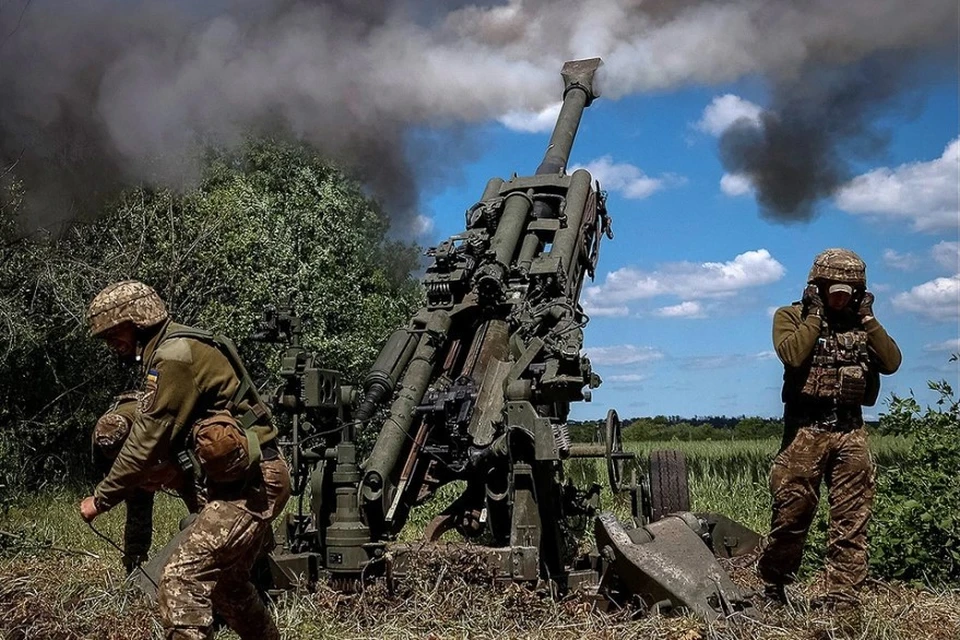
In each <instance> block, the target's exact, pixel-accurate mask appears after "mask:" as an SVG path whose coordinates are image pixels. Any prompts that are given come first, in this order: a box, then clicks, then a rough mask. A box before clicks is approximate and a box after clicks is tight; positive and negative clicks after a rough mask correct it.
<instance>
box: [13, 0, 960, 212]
mask: <svg viewBox="0 0 960 640" xmlns="http://www.w3.org/2000/svg"><path fill="white" fill-rule="evenodd" d="M956 24H957V3H956V1H955V0H915V1H914V2H906V1H904V0H781V1H779V2H767V1H765V0H682V1H672V0H549V1H548V0H525V1H524V0H510V1H509V2H506V3H504V2H498V3H485V4H478V3H467V2H454V3H448V2H441V1H440V0H420V1H417V0H379V1H376V2H355V1H350V0H336V1H325V2H324V1H319V0H314V1H306V0H258V1H254V0H233V1H230V0H207V1H206V2H203V3H196V2H187V1H186V0H165V1H162V2H161V1H160V0H152V1H151V0H84V1H83V2H75V1H74V2H71V1H67V0H6V1H5V2H4V1H2V0H0V173H3V172H4V171H8V170H9V167H11V166H14V165H15V166H14V169H13V171H14V172H15V173H16V175H17V176H18V177H20V178H22V179H23V180H24V182H25V183H26V185H27V188H28V193H29V194H30V195H31V201H30V215H31V221H30V222H31V223H32V224H48V223H50V222H53V221H56V220H63V219H70V218H72V217H73V216H75V215H78V214H90V213H91V210H92V209H95V207H96V203H97V202H98V201H99V200H100V198H101V197H102V196H103V195H105V194H107V193H109V192H110V191H112V190H113V189H115V188H117V187H118V186H122V185H124V184H129V183H146V184H154V185H165V186H174V187H177V186H180V185H185V184H189V183H190V181H191V180H194V179H195V178H196V172H197V167H196V166H195V165H194V164H193V163H191V162H190V158H194V157H196V156H197V154H196V152H197V150H198V149H199V148H202V147H204V146H207V145H216V146H220V147H226V148H230V147H231V146H233V145H236V144H238V143H239V142H240V141H242V140H243V139H244V138H245V136H248V135H256V134H263V133H268V134H273V135H281V136H286V137H289V138H293V139H299V140H304V141H307V142H309V143H310V144H312V145H314V146H316V147H317V148H318V149H320V150H321V151H322V152H324V153H326V154H328V155H330V156H332V157H335V158H336V159H338V160H339V161H340V162H342V163H345V164H347V165H348V166H351V167H352V168H353V170H354V171H356V172H357V175H358V176H359V177H361V178H362V179H363V180H365V181H366V182H367V184H368V185H369V186H370V188H371V189H372V190H373V192H374V193H375V194H376V195H377V196H378V197H380V198H381V199H382V200H383V201H384V204H385V207H386V209H387V210H388V211H391V212H398V213H400V214H402V215H407V216H409V215H410V214H411V213H413V212H414V211H415V210H416V205H417V194H418V187H419V186H421V185H422V184H423V182H422V179H423V178H424V176H429V175H430V174H431V173H432V171H433V170H434V169H435V168H437V166H438V165H440V164H444V165H449V164H450V163H451V162H452V161H453V160H454V159H455V157H456V154H457V153H458V149H457V147H456V145H451V144H450V141H449V139H444V137H443V136H437V142H436V143H435V145H434V149H432V150H429V149H424V148H423V144H422V140H420V141H417V142H416V143H415V144H410V136H411V132H413V133H417V132H419V131H422V130H424V129H441V130H442V129H444V128H447V127H450V128H452V129H454V130H457V127H458V126H460V125H462V124H463V123H471V122H479V121H484V120H487V119H490V118H493V117H497V116H500V115H503V114H504V113H506V112H510V111H516V110H539V109H542V108H543V107H545V106H547V105H549V104H550V103H552V102H555V101H556V100H557V99H558V97H559V95H558V94H559V80H558V77H557V71H558V70H559V68H560V64H561V63H562V62H563V60H567V59H572V58H579V57H591V56H600V57H602V58H604V61H605V63H606V67H605V69H606V76H607V77H606V83H605V87H604V90H605V91H606V95H607V97H612V98H617V97H620V96H624V95H628V94H632V93H637V92H642V91H649V90H668V89H671V88H674V87H678V86H682V85H686V84H713V83H724V82H728V81H732V80H736V79H737V78H740V77H743V76H745V75H751V74H759V75H762V76H765V77H767V78H770V79H771V80H772V81H773V82H774V83H775V84H776V85H778V86H779V85H780V84H782V83H785V86H789V84H790V80H791V79H792V78H798V77H802V76H804V75H805V74H807V73H808V70H810V69H831V68H835V67H836V68H841V67H845V66H850V65H856V64H857V63H859V62H861V61H863V60H865V59H867V58H870V57H871V56H874V55H876V54H882V53H883V52H893V51H903V50H910V51H924V50H926V49H930V48H934V47H939V46H942V45H943V43H945V42H947V43H949V42H953V41H954V40H955V35H956V33H955V28H956ZM877 59H879V58H877ZM896 90H897V89H896V88H895V87H894V88H892V91H894V92H895V91H896ZM881 97H882V96H881ZM786 112H787V110H786V109H780V110H778V113H779V114H781V117H782V115H783V114H784V113H786ZM861 113H863V114H864V115H868V114H869V113H870V109H864V110H862V111H861ZM423 139H426V140H429V139H430V137H429V136H426V137H423ZM825 145H826V146H825V147H824V149H823V152H824V153H828V154H829V153H831V152H832V150H833V147H831V146H830V141H829V140H828V141H826V143H825ZM441 152H442V153H441ZM813 152H814V153H816V152H817V151H816V150H815V149H814V150H813ZM414 153H415V154H416V155H413V154H414ZM451 156H453V157H451ZM513 169H520V170H523V167H513V166H509V165H507V164H506V162H505V166H504V173H509V171H510V170H513ZM529 169H530V170H532V169H533V168H532V167H530V168H529ZM402 220H403V218H401V221H402ZM401 226H402V225H401Z"/></svg>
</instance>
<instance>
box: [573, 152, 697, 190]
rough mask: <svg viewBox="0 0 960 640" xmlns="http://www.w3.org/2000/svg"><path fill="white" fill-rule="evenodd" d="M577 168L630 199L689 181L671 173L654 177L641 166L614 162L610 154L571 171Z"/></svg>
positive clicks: (608, 188)
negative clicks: (584, 170) (587, 172)
mask: <svg viewBox="0 0 960 640" xmlns="http://www.w3.org/2000/svg"><path fill="white" fill-rule="evenodd" d="M577 169H586V170H587V171H589V172H590V174H591V175H592V176H593V177H594V179H596V180H599V181H600V186H601V187H603V188H605V189H607V190H609V191H616V192H617V193H619V194H620V195H622V196H623V197H624V198H628V199H630V200H642V199H643V198H646V197H648V196H650V195H652V194H653V193H655V192H657V191H660V190H661V189H664V188H667V187H675V186H679V185H681V184H684V183H685V182H686V181H687V180H686V178H683V177H681V176H677V175H673V174H670V173H667V174H664V175H662V176H660V177H659V178H652V177H650V176H648V175H647V174H645V173H644V172H643V171H641V170H640V168H639V167H635V166H633V165H632V164H627V163H622V162H621V163H617V162H614V161H613V158H611V157H610V156H603V157H600V158H597V159H596V160H594V161H593V162H590V163H589V164H586V165H575V166H573V167H570V173H573V172H574V171H576V170H577Z"/></svg>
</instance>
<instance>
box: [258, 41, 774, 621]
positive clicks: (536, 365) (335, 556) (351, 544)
mask: <svg viewBox="0 0 960 640" xmlns="http://www.w3.org/2000/svg"><path fill="white" fill-rule="evenodd" d="M599 65H600V60H599V59H596V58H595V59H590V60H578V61H573V62H567V63H566V64H565V65H564V67H563V70H562V71H561V75H562V77H563V81H564V90H563V106H562V108H561V110H560V115H559V117H558V120H557V123H556V126H555V128H554V130H553V134H552V136H551V138H550V143H549V145H548V147H547V151H546V153H545V155H544V158H543V161H542V162H541V164H540V166H539V167H538V168H537V170H536V173H535V174H534V175H532V176H526V177H518V176H514V177H513V178H511V179H509V180H502V179H500V178H494V179H492V180H490V181H489V182H488V183H487V185H486V188H485V189H484V190H483V194H482V195H481V197H480V200H479V201H478V202H477V203H476V204H475V205H473V206H472V207H470V208H469V209H468V210H467V212H466V220H465V228H464V230H463V232H461V233H459V234H457V235H454V236H452V237H450V238H448V239H447V240H444V241H443V242H441V243H440V244H439V245H438V246H437V247H435V248H433V249H431V250H429V251H428V255H429V256H430V257H432V258H433V263H432V264H431V265H430V266H429V267H428V268H427V270H426V274H425V277H424V282H423V284H424V288H425V291H426V304H425V306H424V307H423V308H421V309H420V310H419V311H417V313H415V314H414V315H413V317H412V318H411V320H410V322H409V324H408V325H407V326H406V327H403V328H401V329H398V330H397V331H395V332H394V333H393V334H392V335H391V336H390V337H389V339H388V340H387V341H386V344H385V345H384V346H383V348H382V349H381V351H380V353H379V355H378V357H377V359H376V361H375V363H374V365H373V366H372V367H371V369H370V370H369V372H368V373H367V374H366V376H365V377H364V379H363V380H362V381H360V384H358V385H356V386H347V385H343V384H341V382H340V376H339V374H337V373H336V372H335V371H333V370H327V369H323V368H320V367H319V366H317V364H316V362H315V359H314V358H313V357H312V356H311V355H310V354H309V353H307V352H306V350H305V349H304V348H303V347H302V346H300V343H299V319H298V318H297V317H296V316H295V314H293V313H292V312H291V311H289V310H283V311H279V312H278V311H276V310H269V311H268V313H267V314H265V322H264V327H265V330H264V331H263V332H262V335H261V336H259V337H260V338H261V339H267V340H273V341H281V340H286V341H287V342H289V347H288V350H287V352H286V354H285V356H284V358H283V367H282V371H281V376H282V378H283V380H284V382H283V384H282V385H281V386H280V388H279V389H278V390H277V391H276V393H275V394H274V397H273V399H272V400H273V402H272V404H273V408H274V411H275V413H276V414H283V413H287V414H289V415H290V416H292V419H291V429H290V431H289V432H288V433H287V434H286V436H285V440H284V443H285V444H287V445H288V446H289V447H290V448H291V450H292V456H291V463H292V467H293V473H294V478H295V482H294V493H295V494H296V495H298V496H299V502H298V508H297V512H296V513H293V514H290V515H288V516H287V518H286V519H285V521H284V522H283V523H282V524H281V526H280V530H279V531H278V532H277V534H278V535H277V537H278V546H277V548H276V549H275V550H274V552H273V553H272V554H271V556H270V567H271V573H272V581H273V586H274V587H276V588H286V587H290V586H293V585H297V584H304V583H313V582H316V581H318V580H321V579H322V578H323V577H329V578H330V579H332V580H333V582H334V584H339V585H343V586H352V585H355V584H356V583H357V581H358V580H360V579H362V578H363V577H365V576H370V575H376V574H378V573H382V572H383V571H385V570H386V568H387V565H388V564H389V565H390V570H391V574H392V575H393V576H400V577H402V576H403V575H404V572H405V568H406V567H409V566H410V563H412V562H416V552H415V549H414V545H409V544H406V545H405V544H402V543H400V542H398V541H397V539H398V536H399V534H400V532H401V530H402V529H403V528H404V525H405V524H406V523H407V519H408V516H409V515H410V512H411V509H412V508H414V507H415V506H417V505H421V504H423V503H424V502H426V501H428V500H429V499H430V498H432V497H434V496H435V494H436V493H437V491H438V489H440V488H441V487H443V486H445V485H449V484H451V483H458V484H457V485H456V486H458V487H460V491H459V495H458V497H456V498H455V499H453V500H452V502H450V503H449V504H448V505H447V506H446V507H445V508H443V510H442V511H441V512H440V515H439V516H437V517H436V518H435V519H434V520H433V521H432V522H431V523H430V525H429V526H428V527H427V528H426V530H425V531H424V533H423V536H424V538H425V539H427V540H436V539H438V537H439V536H441V535H442V534H443V533H444V532H446V531H450V530H456V531H457V532H459V533H460V534H461V535H462V536H463V537H464V538H465V539H467V540H470V541H473V542H475V543H479V544H480V545H481V547H482V548H483V549H484V550H485V551H484V553H486V555H487V559H488V562H489V565H490V566H491V568H492V569H493V570H494V571H495V572H496V574H497V576H498V577H499V578H501V579H503V580H515V581H523V582H530V583H544V584H548V585H549V586H550V588H551V589H552V590H553V591H554V592H555V593H558V594H562V593H566V592H569V591H572V590H575V589H581V588H584V589H593V590H597V589H600V590H603V592H604V593H605V594H607V595H609V596H611V597H621V598H623V599H626V598H628V597H631V596H633V595H639V596H641V597H642V598H643V599H644V600H645V601H646V602H647V604H648V605H649V606H651V607H653V606H656V607H659V608H661V609H662V608H667V607H669V608H674V609H686V610H690V611H693V612H695V613H697V614H700V615H703V616H705V617H714V616H716V615H718V614H727V613H730V612H732V611H734V610H738V609H742V608H743V607H744V603H743V598H742V597H741V595H740V593H739V592H738V590H737V589H736V587H735V586H734V585H733V584H732V583H731V582H730V580H729V578H728V577H727V576H726V574H725V573H724V572H723V570H722V569H721V568H720V566H719V565H718V564H717V562H716V559H715V555H731V554H735V553H739V552H742V551H744V550H746V549H749V548H750V547H752V546H753V545H754V544H755V543H756V534H753V533H752V532H750V531H749V530H747V529H745V528H743V527H739V525H736V523H733V522H732V521H730V520H728V519H726V518H723V517H722V516H708V515H706V514H700V515H695V514H691V513H689V512H688V511H689V496H688V493H687V490H686V486H687V485H686V468H685V466H684V463H683V459H682V456H680V455H679V454H677V453H676V452H659V453H656V454H654V456H653V457H652V459H651V462H650V464H649V465H648V469H647V470H646V473H645V474H644V475H643V477H642V478H638V474H637V473H636V471H637V467H638V465H637V464H636V462H637V461H636V460H635V456H634V455H633V454H629V453H625V452H624V451H623V448H622V446H621V443H620V423H619V419H618V418H617V415H616V412H613V411H611V412H609V413H608V416H607V420H606V421H605V422H604V423H603V425H602V427H601V429H600V431H601V434H602V435H603V443H602V444H581V443H572V442H571V439H570V435H569V432H568V428H567V416H568V414H569V411H570V405H571V403H573V402H577V401H589V400H590V390H591V389H593V388H595V387H597V386H598V385H599V384H600V382H601V381H600V378H599V376H597V375H596V373H594V371H593V369H592V367H591V364H590V361H589V359H588V358H587V357H585V356H584V355H583V353H582V347H583V330H584V327H585V326H586V324H587V321H588V318H587V316H586V314H585V313H584V312H583V309H582V308H581V306H580V304H579V298H580V293H581V290H582V288H583V285H584V281H585V279H586V278H588V277H590V278H592V277H593V276H594V273H595V270H596V266H597V261H598V258H599V250H600V244H601V240H602V238H603V237H605V236H608V237H612V233H611V226H610V217H609V216H608V215H607V210H606V202H605V194H604V192H603V191H601V189H600V186H599V184H598V183H596V182H595V181H594V180H593V178H592V177H591V175H590V174H589V173H588V172H587V171H584V170H582V169H580V170H577V171H574V172H572V173H571V174H567V172H566V169H567V163H568V161H569V157H570V151H571V148H572V145H573V141H574V138H575V136H576V132H577V129H578V127H579V123H580V119H581V116H582V113H583V111H584V109H585V108H586V107H588V106H589V105H590V104H591V103H592V102H593V100H595V99H596V98H597V97H598V93H597V90H596V87H595V82H594V75H595V72H596V71H597V69H598V67H599ZM361 426H362V427H363V428H364V429H365V430H373V431H374V432H376V433H377V434H378V435H377V438H376V441H375V443H374V444H373V447H372V449H371V451H370V453H369V455H368V456H367V457H366V459H365V460H364V461H363V462H362V463H359V461H358V459H357V445H356V444H355V434H356V433H357V429H358V428H359V427H361ZM578 457H583V458H591V457H602V458H605V459H606V461H607V469H608V475H609V479H610V484H611V489H612V490H613V491H614V492H621V491H622V492H627V493H629V494H630V495H631V497H632V500H631V503H632V504H633V505H634V509H633V520H634V521H633V522H631V523H629V525H624V524H622V523H620V522H619V521H618V520H617V519H616V518H614V517H613V516H612V515H611V514H609V513H603V514H600V515H599V517H597V515H598V511H599V502H600V493H601V487H600V486H599V485H597V484H593V485H591V486H588V487H578V486H575V485H574V484H573V483H572V482H571V481H570V480H569V479H567V478H566V477H565V473H564V472H565V468H564V464H565V461H567V460H570V459H574V458H578ZM308 495H309V505H308V506H307V505H305V501H306V498H307V496H308ZM591 522H592V523H593V531H592V532H591V531H590V524H591ZM591 533H593V535H594V537H595V540H596V542H597V548H596V550H595V551H594V552H593V553H589V554H582V553H581V552H580V549H581V544H580V543H581V540H582V539H583V538H585V537H587V538H589V536H590V534H591ZM388 551H389V553H388ZM601 576H602V579H601Z"/></svg>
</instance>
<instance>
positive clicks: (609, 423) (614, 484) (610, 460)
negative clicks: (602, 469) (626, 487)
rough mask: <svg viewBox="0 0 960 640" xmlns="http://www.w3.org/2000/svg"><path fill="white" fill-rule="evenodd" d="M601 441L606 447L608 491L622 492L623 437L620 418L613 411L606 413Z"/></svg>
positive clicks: (624, 459)
mask: <svg viewBox="0 0 960 640" xmlns="http://www.w3.org/2000/svg"><path fill="white" fill-rule="evenodd" d="M603 440H604V444H605V445H606V459H607V479H608V480H609V481H610V490H611V491H612V492H613V493H615V494H616V493H620V491H622V490H623V476H624V469H625V467H626V462H627V459H626V458H625V457H624V456H623V436H622V434H621V431H620V416H619V415H617V412H616V410H615V409H610V410H609V411H607V420H606V423H605V424H604V432H603Z"/></svg>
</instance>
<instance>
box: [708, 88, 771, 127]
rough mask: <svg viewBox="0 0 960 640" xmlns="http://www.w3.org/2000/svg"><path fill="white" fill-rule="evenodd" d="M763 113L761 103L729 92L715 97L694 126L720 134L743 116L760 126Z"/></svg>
mask: <svg viewBox="0 0 960 640" xmlns="http://www.w3.org/2000/svg"><path fill="white" fill-rule="evenodd" d="M761 113H763V108H762V107H761V106H760V105H758V104H754V103H752V102H750V101H749V100H744V99H743V98H741V97H740V96H735V95H733V94H732V93H728V94H726V95H722V96H717V97H716V98H714V99H713V101H712V102H711V103H710V104H708V105H707V107H706V108H705V109H704V110H703V116H702V117H701V118H700V120H699V121H698V122H697V123H696V124H694V125H693V126H694V127H695V128H697V129H698V130H700V131H703V132H704V133H709V134H710V135H712V136H719V135H720V134H722V133H723V132H724V131H725V130H726V129H727V128H728V127H729V126H730V125H732V124H733V123H734V122H736V121H737V120H740V119H741V118H745V119H746V120H748V121H749V122H750V123H752V124H754V125H755V126H760V114H761Z"/></svg>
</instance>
